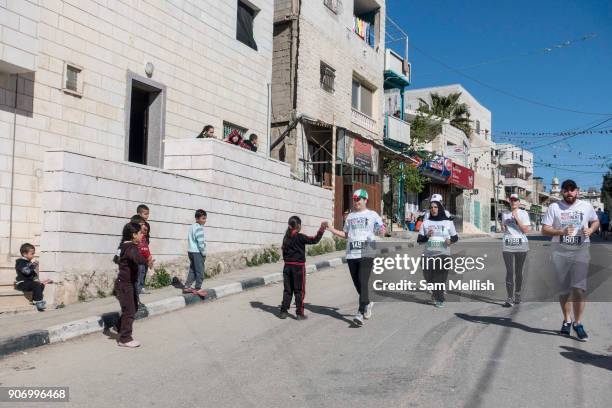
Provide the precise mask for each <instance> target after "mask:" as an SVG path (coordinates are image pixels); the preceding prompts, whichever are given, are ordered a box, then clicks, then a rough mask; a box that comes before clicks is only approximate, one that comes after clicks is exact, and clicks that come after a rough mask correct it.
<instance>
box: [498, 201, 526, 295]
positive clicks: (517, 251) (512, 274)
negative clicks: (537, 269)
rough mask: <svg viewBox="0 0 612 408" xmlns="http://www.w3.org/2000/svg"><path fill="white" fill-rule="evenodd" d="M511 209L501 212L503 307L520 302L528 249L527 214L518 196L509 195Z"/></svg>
mask: <svg viewBox="0 0 612 408" xmlns="http://www.w3.org/2000/svg"><path fill="white" fill-rule="evenodd" d="M510 205H511V208H512V211H505V212H503V213H502V226H503V230H504V236H503V240H502V250H503V255H504V263H505V264H506V292H507V293H508V299H507V300H506V303H504V305H503V306H504V307H512V304H513V303H514V304H516V305H518V304H519V303H521V289H522V286H523V265H524V264H525V259H526V258H527V252H528V251H529V242H528V241H527V235H525V234H526V233H527V232H529V226H530V225H531V221H529V214H527V211H525V210H522V209H520V208H519V197H518V195H516V194H511V195H510Z"/></svg>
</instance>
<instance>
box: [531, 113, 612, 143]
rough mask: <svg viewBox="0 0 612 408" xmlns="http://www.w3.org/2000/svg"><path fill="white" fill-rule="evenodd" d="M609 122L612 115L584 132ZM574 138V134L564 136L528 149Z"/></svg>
mask: <svg viewBox="0 0 612 408" xmlns="http://www.w3.org/2000/svg"><path fill="white" fill-rule="evenodd" d="M611 120H612V115H611V116H610V117H609V118H608V119H606V120H604V121H602V122H599V123H598V124H596V125H594V126H591V127H590V128H588V129H586V130H587V131H588V130H591V129H595V128H596V127H598V126H600V125H603V124H604V123H607V122H609V121H611ZM575 136H576V135H575V134H574V135H570V136H566V137H564V138H563V139H559V140H555V141H554V142H550V143H544V144H541V145H539V146H532V147H530V149H531V150H533V149H539V148H541V147H547V146H550V145H552V144H555V143H559V142H562V141H564V140H567V139H571V138H572V137H575Z"/></svg>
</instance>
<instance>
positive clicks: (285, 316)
mask: <svg viewBox="0 0 612 408" xmlns="http://www.w3.org/2000/svg"><path fill="white" fill-rule="evenodd" d="M288 317H289V313H287V311H286V310H281V311H280V313H279V314H278V318H279V319H286V318H288Z"/></svg>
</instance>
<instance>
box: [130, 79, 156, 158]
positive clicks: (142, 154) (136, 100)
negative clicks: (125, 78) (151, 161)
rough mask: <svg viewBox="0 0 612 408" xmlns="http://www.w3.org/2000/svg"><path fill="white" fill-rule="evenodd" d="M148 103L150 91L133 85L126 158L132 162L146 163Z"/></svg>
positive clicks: (149, 103)
mask: <svg viewBox="0 0 612 408" xmlns="http://www.w3.org/2000/svg"><path fill="white" fill-rule="evenodd" d="M150 105H151V92H147V91H145V90H142V89H138V88H137V87H136V86H134V85H133V86H132V103H131V107H130V144H129V154H128V160H129V161H131V162H134V163H140V164H147V147H148V143H149V137H148V136H149V135H148V133H149V132H148V124H149V106H150Z"/></svg>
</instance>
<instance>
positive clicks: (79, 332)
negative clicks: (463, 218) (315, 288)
mask: <svg viewBox="0 0 612 408" xmlns="http://www.w3.org/2000/svg"><path fill="white" fill-rule="evenodd" d="M414 246H415V243H414V242H407V243H404V244H401V245H395V246H394V247H393V249H395V250H400V249H403V248H412V247H414ZM388 252H389V248H384V249H382V250H379V251H377V253H380V254H385V253H388ZM344 263H346V258H345V257H341V258H333V259H329V260H327V261H319V262H316V263H315V264H311V265H308V266H306V274H307V275H310V274H312V273H315V272H318V271H320V270H323V269H329V268H333V267H336V266H340V265H342V264H344ZM282 280H283V274H282V273H281V272H277V273H271V274H267V275H264V276H261V277H254V278H249V279H244V280H241V281H238V282H234V283H228V284H225V285H221V286H216V287H213V288H206V291H207V292H208V296H207V297H206V298H205V299H202V298H200V297H199V296H197V295H192V294H183V295H179V296H171V297H169V298H165V299H161V300H157V301H155V302H151V303H147V304H145V305H144V307H142V308H140V309H138V311H137V312H136V315H135V316H134V320H141V319H145V318H147V317H150V316H157V315H160V314H164V313H168V312H173V311H175V310H179V309H183V308H185V307H188V306H192V305H196V304H200V303H207V302H210V301H213V300H216V299H221V298H224V297H227V296H231V295H234V294H237V293H241V292H244V291H247V290H251V289H255V288H260V287H263V286H268V285H272V284H274V283H278V282H282ZM119 315H120V313H119V311H114V312H108V313H104V314H102V315H100V316H90V317H86V318H83V319H79V320H74V321H71V322H67V323H62V324H59V325H55V326H50V327H48V328H47V329H45V330H35V331H31V332H28V333H25V334H23V335H19V336H13V337H5V338H0V359H1V358H3V357H6V356H8V355H9V354H12V353H16V352H20V351H25V350H29V349H32V348H35V347H40V346H44V345H46V344H55V343H60V342H63V341H67V340H70V339H74V338H76V337H81V336H84V335H86V334H91V333H96V332H99V331H100V330H102V332H108V330H109V329H110V328H111V327H113V326H115V324H116V323H117V322H118V321H119Z"/></svg>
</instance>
